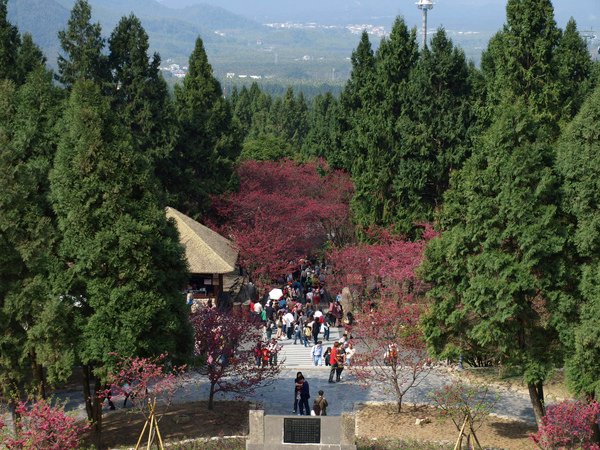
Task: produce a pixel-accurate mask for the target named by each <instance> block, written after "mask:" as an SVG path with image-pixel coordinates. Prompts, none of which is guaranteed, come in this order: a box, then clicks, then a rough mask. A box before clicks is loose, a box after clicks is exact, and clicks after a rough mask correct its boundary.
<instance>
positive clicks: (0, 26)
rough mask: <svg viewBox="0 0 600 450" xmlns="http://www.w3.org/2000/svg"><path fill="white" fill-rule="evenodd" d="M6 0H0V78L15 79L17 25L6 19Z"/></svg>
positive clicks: (17, 45)
mask: <svg viewBox="0 0 600 450" xmlns="http://www.w3.org/2000/svg"><path fill="white" fill-rule="evenodd" d="M7 3H8V0H0V80H2V79H5V78H6V79H9V80H15V78H16V68H17V59H18V49H19V44H20V37H19V31H18V30H17V27H15V26H14V25H13V24H11V23H10V22H9V21H8V11H7V7H6V5H7Z"/></svg>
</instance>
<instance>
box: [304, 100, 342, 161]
mask: <svg viewBox="0 0 600 450" xmlns="http://www.w3.org/2000/svg"><path fill="white" fill-rule="evenodd" d="M338 116H339V109H338V102H337V100H336V99H335V97H334V96H333V95H332V94H331V92H327V93H326V94H323V95H317V96H316V97H315V98H314V100H313V103H312V107H311V108H310V111H309V113H308V133H307V135H306V139H305V140H304V143H303V144H302V154H303V155H304V156H309V157H310V156H318V157H320V158H325V159H327V160H328V161H330V160H333V159H335V156H334V155H333V153H334V151H335V145H336V144H335V138H336V130H337V124H338V122H337V118H338Z"/></svg>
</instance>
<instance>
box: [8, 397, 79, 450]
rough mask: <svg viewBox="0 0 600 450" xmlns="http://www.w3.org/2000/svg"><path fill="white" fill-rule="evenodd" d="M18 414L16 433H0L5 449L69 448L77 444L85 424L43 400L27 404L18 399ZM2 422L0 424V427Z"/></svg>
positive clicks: (73, 447)
mask: <svg viewBox="0 0 600 450" xmlns="http://www.w3.org/2000/svg"><path fill="white" fill-rule="evenodd" d="M15 412H16V413H17V416H18V417H19V419H18V421H17V424H16V425H17V426H16V430H17V434H16V436H11V435H9V434H8V433H2V434H0V444H2V445H0V447H3V448H4V447H6V448H7V449H8V450H12V449H15V450H16V449H19V450H25V449H27V450H71V449H76V448H79V440H80V437H81V434H82V433H83V432H84V431H85V430H86V428H87V427H85V426H81V425H78V424H77V422H76V420H75V418H73V417H70V416H68V415H67V414H66V413H65V411H64V407H63V406H61V405H55V406H52V405H50V404H49V403H47V402H46V401H45V400H39V401H37V402H34V403H33V404H31V405H29V404H28V403H27V402H19V403H18V404H17V407H16V408H15ZM2 426H3V424H0V431H2Z"/></svg>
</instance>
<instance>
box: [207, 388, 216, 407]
mask: <svg viewBox="0 0 600 450" xmlns="http://www.w3.org/2000/svg"><path fill="white" fill-rule="evenodd" d="M214 398H215V385H214V383H211V384H210V394H209V395H208V409H209V410H210V411H212V410H213V408H214V404H213V400H214Z"/></svg>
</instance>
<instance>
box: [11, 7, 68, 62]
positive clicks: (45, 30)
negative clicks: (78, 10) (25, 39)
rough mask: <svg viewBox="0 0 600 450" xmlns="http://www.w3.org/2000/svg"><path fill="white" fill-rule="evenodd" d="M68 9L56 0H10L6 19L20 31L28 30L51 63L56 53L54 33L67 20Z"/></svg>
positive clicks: (56, 41) (62, 26)
mask: <svg viewBox="0 0 600 450" xmlns="http://www.w3.org/2000/svg"><path fill="white" fill-rule="evenodd" d="M69 14H70V13H69V10H68V9H67V8H65V7H64V6H62V5H61V4H60V3H59V2H57V1H56V0H17V1H15V0H10V1H9V2H8V20H10V21H11V22H12V23H14V24H16V25H17V26H18V27H19V30H20V31H21V33H24V32H28V33H31V35H32V36H33V40H34V42H35V43H36V44H37V45H39V46H40V47H41V48H42V49H43V50H44V53H45V54H46V57H47V58H48V61H49V62H50V63H52V62H53V61H54V60H55V59H56V57H57V55H58V49H59V45H58V38H57V36H56V33H57V31H58V30H60V29H62V28H64V27H65V25H66V24H67V21H68V20H69Z"/></svg>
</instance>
